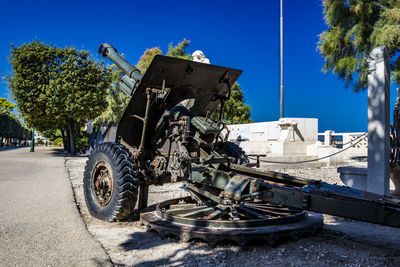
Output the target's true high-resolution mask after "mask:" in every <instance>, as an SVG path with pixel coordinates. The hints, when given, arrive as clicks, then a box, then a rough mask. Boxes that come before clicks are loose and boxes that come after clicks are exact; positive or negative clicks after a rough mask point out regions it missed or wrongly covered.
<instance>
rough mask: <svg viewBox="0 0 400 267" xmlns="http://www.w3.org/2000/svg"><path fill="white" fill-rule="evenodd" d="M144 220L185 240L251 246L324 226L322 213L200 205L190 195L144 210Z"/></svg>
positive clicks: (264, 205) (247, 205)
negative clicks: (259, 241) (231, 242)
mask: <svg viewBox="0 0 400 267" xmlns="http://www.w3.org/2000/svg"><path fill="white" fill-rule="evenodd" d="M140 219H141V222H142V223H143V224H145V225H146V227H147V229H148V230H154V231H156V232H157V233H158V234H159V235H160V236H161V237H165V236H168V235H173V236H176V237H178V238H180V239H181V240H182V241H185V242H187V241H190V240H196V239H201V240H204V241H206V242H207V243H209V244H210V245H216V244H217V243H219V242H221V241H234V242H236V243H238V244H239V245H247V244H248V243H249V242H251V241H252V240H262V241H265V242H267V243H268V244H271V245H273V244H275V243H276V242H278V241H279V240H281V239H287V238H291V239H298V238H299V237H301V236H304V235H308V234H314V233H315V232H316V230H317V229H319V228H320V227H321V226H322V222H323V218H322V215H320V214H314V213H309V212H306V211H302V210H298V209H292V208H289V207H286V206H282V205H275V204H271V203H261V202H244V203H242V204H241V205H239V206H237V207H236V208H232V207H230V206H221V205H217V206H205V205H203V206H199V205H197V204H196V203H195V202H194V201H193V200H192V199H191V198H190V197H185V198H179V199H172V200H168V201H164V202H162V203H159V204H157V206H156V208H155V210H154V211H148V212H143V213H142V214H141V216H140Z"/></svg>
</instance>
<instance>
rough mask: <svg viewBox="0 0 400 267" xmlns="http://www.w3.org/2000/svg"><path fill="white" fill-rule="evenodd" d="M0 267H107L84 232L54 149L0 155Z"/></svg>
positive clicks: (98, 247) (105, 257)
mask: <svg viewBox="0 0 400 267" xmlns="http://www.w3.org/2000/svg"><path fill="white" fill-rule="evenodd" d="M0 265H1V266H109V265H111V262H110V260H109V257H108V255H107V254H106V253H105V252H104V250H103V248H102V247H101V245H100V243H99V242H98V241H97V240H95V239H94V238H93V237H92V236H91V235H90V234H89V233H88V232H87V230H86V228H85V225H84V223H83V221H82V218H81V216H80V214H79V211H78V209H77V207H76V204H75V202H74V198H73V193H72V189H71V184H70V181H69V179H68V178H67V174H66V172H65V170H64V157H63V156H62V155H60V154H57V153H55V151H54V150H52V149H50V148H45V147H36V149H35V152H34V153H30V152H29V148H27V147H23V148H18V149H11V150H5V151H0Z"/></svg>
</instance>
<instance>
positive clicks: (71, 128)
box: [68, 121, 76, 156]
mask: <svg viewBox="0 0 400 267" xmlns="http://www.w3.org/2000/svg"><path fill="white" fill-rule="evenodd" d="M68 129H69V139H70V142H69V143H70V146H71V156H76V148H75V135H74V126H73V123H72V121H70V122H69V124H68Z"/></svg>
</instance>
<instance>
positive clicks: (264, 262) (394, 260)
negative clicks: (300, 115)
mask: <svg viewBox="0 0 400 267" xmlns="http://www.w3.org/2000/svg"><path fill="white" fill-rule="evenodd" d="M85 162H86V157H78V158H65V167H66V170H67V172H68V173H69V177H70V179H71V184H72V187H73V189H74V193H75V198H76V202H77V205H78V207H79V209H80V212H81V214H82V217H83V219H84V221H85V223H86V225H87V229H88V231H89V232H90V233H91V234H92V235H93V236H94V237H95V238H96V239H97V240H99V242H100V243H101V244H102V245H103V247H104V249H105V250H106V252H107V253H108V254H109V256H110V258H111V259H112V261H113V263H114V264H115V265H116V266H186V265H188V266H189V265H190V266H276V265H278V266H282V265H287V266H400V229H397V228H391V227H385V226H380V225H374V224H370V223H364V222H358V221H353V220H348V219H344V218H340V217H334V216H329V215H324V223H325V225H324V229H322V230H321V231H320V232H319V233H317V234H316V235H315V236H311V237H307V238H303V239H300V240H298V241H289V242H286V243H283V244H281V245H278V246H276V247H270V246H266V245H263V244H254V245H252V246H250V247H248V248H245V249H244V248H241V247H238V246H235V245H232V244H225V245H222V246H218V247H216V248H211V247H209V246H208V245H207V244H205V243H183V242H177V241H175V240H171V239H164V240H161V239H160V238H159V236H158V235H156V234H154V233H151V232H150V233H149V232H146V231H145V230H144V229H143V227H142V226H141V225H140V224H139V223H138V222H136V221H124V222H114V223H106V222H102V221H100V220H97V219H95V218H92V217H91V216H90V215H89V213H88V211H87V208H86V206H85V201H84V198H83V190H82V178H83V169H84V165H85ZM281 171H284V172H286V173H289V174H293V175H297V176H301V177H304V178H313V179H321V180H323V181H326V182H329V183H333V184H335V183H336V184H341V181H340V179H339V176H338V174H337V173H336V167H327V168H317V169H295V170H291V169H285V170H281ZM180 186H181V184H180V183H176V184H166V185H164V186H159V187H156V186H152V187H150V193H149V205H151V204H154V203H157V202H160V201H163V200H167V199H171V198H177V197H181V196H185V195H186V192H185V191H183V190H182V189H181V188H180Z"/></svg>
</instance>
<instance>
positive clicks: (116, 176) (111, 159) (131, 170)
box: [83, 143, 138, 221]
mask: <svg viewBox="0 0 400 267" xmlns="http://www.w3.org/2000/svg"><path fill="white" fill-rule="evenodd" d="M99 161H104V162H107V163H108V164H109V165H110V167H111V169H112V170H111V171H112V173H113V183H114V190H113V193H112V196H111V200H110V202H109V203H108V204H107V205H106V206H105V207H101V206H99V205H98V204H97V203H96V200H95V199H93V196H92V188H91V176H92V172H93V170H94V168H95V166H96V165H97V163H98V162H99ZM83 191H84V195H85V201H86V205H87V207H88V209H89V212H90V214H91V215H92V216H93V217H95V218H98V219H100V220H103V221H115V220H122V219H125V218H126V217H128V216H129V215H130V214H131V213H132V211H133V210H134V208H135V204H136V200H137V195H138V168H137V166H136V164H135V163H134V162H133V161H132V157H131V154H130V152H129V151H128V150H127V149H126V148H125V147H124V146H123V145H121V144H119V143H101V144H99V145H97V146H96V147H95V149H94V151H93V153H92V154H91V155H90V157H89V159H88V161H87V162H86V167H85V173H84V178H83Z"/></svg>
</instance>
